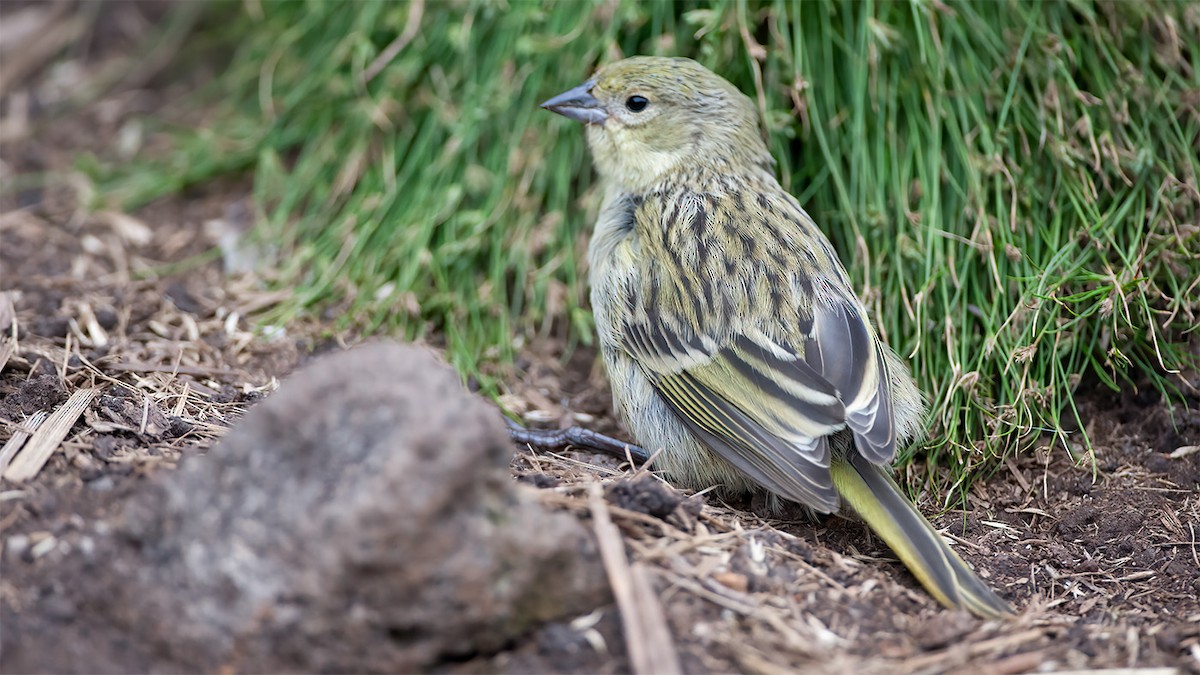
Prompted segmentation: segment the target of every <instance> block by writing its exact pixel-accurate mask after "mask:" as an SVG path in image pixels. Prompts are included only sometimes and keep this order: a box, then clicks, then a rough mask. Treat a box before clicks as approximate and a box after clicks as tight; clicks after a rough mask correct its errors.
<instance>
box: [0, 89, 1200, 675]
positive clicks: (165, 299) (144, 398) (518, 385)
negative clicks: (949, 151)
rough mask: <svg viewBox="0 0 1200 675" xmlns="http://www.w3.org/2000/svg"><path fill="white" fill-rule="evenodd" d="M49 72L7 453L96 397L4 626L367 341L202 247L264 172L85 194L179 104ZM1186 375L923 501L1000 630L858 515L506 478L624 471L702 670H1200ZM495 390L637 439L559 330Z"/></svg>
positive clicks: (8, 275) (7, 208)
mask: <svg viewBox="0 0 1200 675" xmlns="http://www.w3.org/2000/svg"><path fill="white" fill-rule="evenodd" d="M89 67H92V66H89ZM94 67H96V68H98V67H99V66H98V65H96V66H94ZM85 70H86V69H85ZM55 72H56V73H57V75H53V74H43V75H41V76H39V77H35V78H33V79H31V80H29V81H28V82H27V84H26V85H24V87H23V88H21V89H19V90H17V94H18V96H17V97H10V98H9V100H8V101H7V102H6V104H5V106H4V107H3V109H2V113H3V116H4V117H3V119H0V129H4V134H3V136H0V157H2V158H3V165H2V166H0V171H2V172H3V176H2V177H3V179H4V180H5V181H8V179H10V178H13V177H15V176H21V175H24V176H29V175H32V174H37V175H40V176H41V179H38V180H29V181H26V182H24V183H12V184H14V185H18V184H19V185H22V187H21V188H20V189H12V188H9V189H6V190H4V191H3V193H2V194H0V241H2V244H0V333H3V335H4V337H3V341H0V446H3V445H4V444H5V443H7V442H8V441H10V439H12V438H13V437H14V435H18V434H20V433H21V430H22V427H23V425H24V426H26V427H27V426H29V425H30V422H29V420H30V419H31V418H32V417H34V416H37V415H38V414H40V413H53V412H54V411H56V410H59V409H60V408H61V407H63V404H64V402H66V401H68V399H69V398H70V397H71V396H72V395H73V394H76V393H77V392H80V391H83V390H88V389H94V390H95V392H94V394H93V395H92V397H91V398H90V399H89V400H88V402H87V403H86V406H85V407H84V409H83V411H82V414H80V415H78V417H77V419H75V420H74V422H73V423H71V424H70V425H69V429H68V430H66V432H65V436H64V438H63V441H62V442H61V443H57V444H55V445H54V449H53V454H51V455H50V456H49V459H48V461H47V462H46V463H45V465H44V467H42V468H40V470H38V471H37V472H36V475H34V476H33V477H32V478H31V479H29V480H27V481H23V482H15V481H12V480H7V479H5V480H2V481H0V542H2V544H3V553H2V554H0V561H2V565H3V567H2V569H3V575H2V578H0V612H2V614H0V616H3V620H4V622H6V623H8V622H21V623H24V624H42V623H44V624H46V625H56V624H60V623H64V622H67V623H69V622H70V621H72V619H73V617H72V612H73V608H72V607H70V606H63V605H61V604H56V603H55V602H52V601H49V600H48V599H52V598H54V597H56V595H55V593H54V592H53V591H54V590H55V589H61V588H63V587H71V586H75V585H80V584H87V583H88V579H87V578H51V577H48V576H47V575H46V574H45V571H46V570H48V569H52V565H53V563H54V561H55V560H61V559H62V558H65V557H69V556H72V555H78V552H79V551H80V550H83V549H86V548H87V547H88V545H89V544H88V540H87V537H86V536H84V534H83V533H84V532H86V531H88V530H90V529H93V528H94V527H95V525H96V524H97V523H101V522H103V521H104V520H105V519H106V518H109V517H111V515H112V513H113V512H114V510H115V509H117V508H118V507H119V506H120V504H122V503H123V500H125V499H127V498H128V496H129V495H130V494H132V493H133V492H134V491H136V490H137V489H138V487H139V485H142V484H144V483H145V482H146V481H147V480H149V479H150V478H151V477H153V476H155V475H157V474H160V473H161V472H167V471H172V470H173V469H174V467H175V466H176V464H177V463H178V461H179V460H180V459H181V458H183V457H186V456H189V455H197V454H201V453H204V452H205V450H206V449H207V448H209V447H211V445H212V444H213V443H214V442H216V441H217V440H218V439H219V438H220V437H221V436H222V434H223V433H224V431H225V430H226V429H227V428H229V426H230V425H233V424H235V423H236V422H237V419H238V417H239V415H240V414H241V413H242V412H243V411H244V410H246V409H247V407H248V406H251V405H253V404H254V402H255V401H257V400H259V399H260V398H261V397H263V396H264V395H268V394H269V393H270V392H271V391H273V390H274V388H275V387H276V386H277V382H278V378H282V377H283V376H285V375H287V374H288V373H289V372H291V371H292V370H294V369H295V368H296V367H298V366H299V365H302V364H303V363H305V362H307V361H308V360H310V359H311V358H313V356H314V355H315V354H317V353H320V352H323V351H328V350H332V349H339V348H341V346H342V343H345V342H354V341H355V339H354V338H352V337H347V336H341V337H338V338H333V337H329V336H328V335H327V334H326V332H325V331H324V329H323V327H322V326H320V325H315V324H313V325H308V324H306V325H297V326H288V327H286V328H284V329H273V330H266V331H256V330H255V328H254V324H253V323H252V320H253V317H254V316H255V315H256V313H258V312H261V311H262V310H263V309H265V308H268V307H270V306H271V305H272V304H273V303H274V302H277V301H278V300H279V296H278V295H277V294H274V293H271V292H269V291H267V290H264V286H263V285H262V283H261V281H260V280H259V279H256V278H255V277H253V276H250V275H244V274H234V275H229V274H226V273H224V271H223V269H222V261H221V260H210V261H208V262H199V261H196V259H194V258H190V257H189V256H194V255H195V254H197V253H200V252H203V251H206V250H209V249H210V248H211V247H212V246H213V245H214V244H216V243H218V241H219V240H220V234H221V233H227V232H229V231H231V230H233V231H236V230H237V229H238V227H239V226H240V225H241V223H240V222H239V220H240V218H239V215H238V214H242V213H245V211H246V208H245V199H246V195H247V194H248V185H246V184H243V183H226V184H221V185H214V186H209V187H206V188H204V189H201V190H197V191H193V192H192V193H190V194H188V195H186V196H185V197H182V198H172V199H167V200H162V201H160V202H157V203H155V204H152V205H151V206H149V207H147V208H145V209H141V210H139V211H137V212H136V213H133V214H117V213H108V212H104V211H93V210H89V209H86V208H84V206H83V204H84V203H85V198H86V196H87V193H88V189H89V188H88V186H87V184H86V182H85V181H83V180H82V179H81V178H80V177H79V176H78V175H77V174H75V173H74V172H73V171H72V170H71V167H72V166H73V162H74V158H75V156H76V155H77V154H78V153H79V152H83V151H87V152H95V153H100V154H103V155H105V156H109V157H114V156H119V155H120V153H121V152H122V151H123V150H122V149H121V147H119V144H120V143H121V142H122V141H120V139H122V138H124V139H126V141H127V139H128V137H129V133H130V132H128V131H127V130H128V129H129V128H130V126H129V125H130V124H133V123H135V122H136V120H137V119H138V118H139V117H140V116H142V115H145V114H147V113H155V114H157V112H156V111H162V110H167V109H168V108H169V102H170V101H171V100H172V97H173V92H172V90H171V89H170V87H162V88H158V89H156V88H154V87H147V88H141V87H139V88H138V89H137V90H136V91H130V90H118V91H116V92H115V93H113V94H110V95H108V96H105V97H103V98H101V99H100V100H98V101H95V102H92V103H91V104H89V105H88V106H86V107H85V108H84V109H82V110H78V111H73V112H70V113H69V114H65V115H62V114H57V115H51V114H49V113H46V112H39V110H44V109H45V108H44V107H43V105H42V103H44V102H45V101H47V100H49V99H52V98H53V97H54V95H55V94H54V93H53V91H55V90H54V87H61V86H62V83H61V82H59V81H57V80H56V79H55V77H58V78H60V79H61V77H64V75H63V73H62V71H61V70H59V71H55ZM20 96H24V97H25V98H20ZM39 101H40V103H39ZM35 104H36V105H35ZM22 106H24V107H22ZM22 119H24V121H23V122H22V121H21V120H22ZM14 120H15V121H14ZM13 125H17V126H13ZM21 125H24V126H23V127H21ZM13 129H16V131H13ZM123 130H126V131H123ZM144 142H145V143H154V142H156V140H155V139H154V138H147V139H144ZM214 233H215V234H214ZM226 258H228V256H226ZM181 261H189V264H187V265H182V266H177V267H174V268H171V269H172V270H173V271H172V273H170V274H162V273H161V272H162V270H164V269H165V268H164V265H165V264H167V263H177V262H181ZM1182 377H1183V379H1184V380H1186V381H1187V382H1188V383H1190V386H1191V387H1193V388H1192V389H1190V390H1188V391H1190V394H1189V398H1188V400H1187V406H1180V405H1175V406H1174V407H1168V405H1167V404H1166V402H1164V401H1163V400H1160V398H1159V397H1158V396H1156V395H1155V394H1153V393H1152V392H1149V391H1146V390H1140V391H1133V390H1127V391H1122V392H1111V391H1108V390H1106V389H1104V388H1102V387H1099V386H1096V387H1086V386H1085V387H1082V388H1081V398H1080V401H1079V403H1080V405H1081V406H1082V410H1083V411H1084V418H1085V420H1087V431H1088V433H1089V435H1090V437H1091V439H1092V441H1093V443H1094V446H1095V456H1096V471H1095V472H1093V471H1092V469H1091V466H1090V465H1088V464H1087V463H1086V462H1085V463H1083V465H1076V463H1075V462H1074V461H1073V460H1072V459H1071V458H1070V456H1069V454H1068V453H1067V452H1066V451H1065V450H1064V449H1063V448H1062V447H1061V446H1053V445H1052V443H1051V441H1049V440H1047V441H1046V442H1045V443H1043V444H1042V446H1041V447H1037V448H1035V449H1034V450H1032V451H1030V452H1028V453H1025V454H1023V455H1021V456H1020V457H1018V458H1016V459H1014V460H1011V461H1009V462H1006V463H1005V464H1003V465H1002V466H1001V467H1000V469H999V470H998V471H997V472H996V473H995V474H994V475H993V476H992V477H991V478H990V479H989V480H987V481H984V482H982V483H981V484H978V485H976V486H975V487H973V488H972V490H971V493H970V498H969V501H968V505H967V508H966V509H965V510H958V509H952V510H948V511H946V510H943V509H942V508H940V507H939V502H938V500H937V498H936V497H935V496H934V495H931V494H928V493H925V494H922V495H921V496H920V499H919V502H920V504H921V507H922V510H923V511H924V512H925V513H927V514H937V515H935V516H934V517H933V518H932V520H933V522H934V523H935V525H937V526H938V527H939V528H942V529H943V531H944V532H945V533H946V534H947V535H948V536H950V537H951V538H952V539H954V540H955V541H957V542H958V545H957V546H956V548H957V549H958V550H959V551H960V552H961V554H962V555H963V557H964V558H965V559H967V560H968V561H969V562H970V563H971V564H973V565H974V566H975V567H976V568H977V569H979V570H980V573H981V576H984V577H985V578H986V579H987V581H988V582H989V583H990V584H992V585H993V587H994V588H996V589H997V590H998V591H999V592H1000V594H1001V595H1002V596H1004V597H1005V598H1007V599H1008V600H1010V601H1011V602H1012V603H1013V604H1014V605H1015V606H1017V607H1018V608H1019V615H1018V616H1017V617H1016V618H1015V619H1013V620H1011V621H1007V622H983V621H979V620H976V619H973V618H971V617H968V616H966V615H963V614H959V613H953V612H947V611H944V610H942V609H941V608H940V607H939V606H937V605H936V604H935V603H934V602H933V601H932V600H931V599H930V598H929V597H928V596H927V595H926V594H925V593H924V592H923V591H922V590H921V589H920V587H919V586H918V584H917V583H916V581H915V580H914V579H913V578H912V577H911V576H910V575H909V574H908V573H907V572H906V571H905V570H904V568H903V566H902V565H900V564H899V563H898V562H897V561H895V560H894V559H893V558H892V556H891V555H890V554H889V552H888V551H887V549H886V548H885V547H884V545H883V544H882V542H880V541H879V540H878V539H876V538H874V537H872V536H871V534H870V533H869V532H868V530H867V529H866V528H865V527H864V526H862V525H861V524H859V523H856V522H853V521H849V520H844V519H841V518H828V519H825V520H822V521H820V522H811V521H809V520H807V519H806V518H804V517H803V515H802V514H801V513H799V512H798V511H797V512H796V513H794V514H786V515H785V516H784V517H782V518H781V517H768V516H766V515H761V514H759V513H757V512H756V509H755V505H754V504H752V503H749V502H746V503H724V502H722V501H720V500H718V499H716V498H714V497H713V496H711V495H700V496H689V495H687V494H683V493H680V492H678V491H676V490H674V489H672V488H670V487H669V486H667V485H666V484H665V483H663V482H662V481H661V480H659V479H658V478H656V477H655V476H653V475H652V474H648V473H646V472H637V473H636V474H635V472H633V471H631V470H630V469H629V467H628V466H625V465H622V464H621V463H620V462H618V461H616V460H613V459H610V458H606V457H599V456H591V455H585V454H576V453H563V454H550V455H547V454H534V453H532V452H530V451H529V450H528V449H522V448H514V451H515V456H514V459H513V462H512V472H513V476H514V480H517V481H521V482H523V483H526V484H529V485H532V486H534V487H535V488H537V489H539V490H540V492H539V494H540V495H541V497H542V501H543V503H545V504H547V505H550V506H552V507H554V508H556V509H561V510H564V511H566V512H570V513H574V514H577V515H578V517H579V518H580V519H581V520H582V521H584V522H585V523H590V521H591V519H592V514H591V512H590V511H589V508H588V501H587V496H586V495H587V492H588V489H589V487H590V486H591V485H593V484H596V483H600V484H602V485H604V486H605V487H606V489H607V492H606V495H607V500H608V503H609V508H610V510H611V513H612V517H613V519H614V521H615V522H616V524H617V525H618V526H619V528H620V532H621V533H622V538H623V543H624V547H625V552H626V554H627V556H628V557H629V558H630V560H631V561H633V562H634V563H638V564H641V565H644V566H645V567H646V568H647V569H648V570H649V571H650V576H651V579H652V581H653V585H654V588H655V589H656V590H657V595H658V600H659V602H660V603H661V606H662V609H663V612H664V614H665V616H666V621H667V624H668V625H669V628H670V641H671V642H672V643H673V648H674V650H675V651H676V652H677V653H678V656H679V659H680V662H681V664H682V667H683V670H684V671H685V672H696V673H702V672H733V671H741V672H765V673H776V672H780V673H781V672H795V671H798V670H807V671H812V672H961V671H965V670H967V669H977V670H981V671H982V672H995V673H1022V672H1046V671H1055V670H1068V669H1096V668H1116V667H1138V668H1150V667H1164V668H1167V669H1173V670H1174V671H1176V672H1190V673H1200V493H1198V485H1200V398H1198V397H1197V396H1196V392H1197V391H1198V390H1197V389H1196V388H1195V387H1200V373H1184V374H1183V375H1182ZM1181 386H1185V388H1186V385H1181ZM503 403H504V405H505V406H506V407H508V408H509V409H510V410H511V411H513V412H515V413H518V414H520V415H521V416H522V417H523V418H524V419H525V420H526V422H527V423H529V424H532V425H541V426H562V425H567V424H584V425H586V426H589V427H590V428H593V429H596V430H598V431H604V432H613V433H620V430H619V428H618V426H617V425H616V422H615V421H614V420H613V419H612V416H611V409H610V406H609V402H608V397H607V392H606V389H605V385H604V382H603V379H602V378H601V377H600V376H598V375H597V369H596V366H595V355H594V354H593V353H591V352H589V351H587V350H576V351H575V352H574V353H571V354H564V352H563V346H562V343H561V342H559V341H556V340H555V339H553V338H545V339H543V340H540V341H536V342H535V343H534V344H533V346H532V347H530V348H529V350H528V352H527V353H526V354H524V355H523V357H522V358H521V359H520V361H519V363H518V371H517V372H516V373H514V375H513V376H512V378H511V387H510V391H509V392H508V393H507V394H506V395H505V396H504V397H503ZM68 421H69V420H68ZM3 456H4V455H3V452H2V451H0V457H3ZM5 461H7V460H5ZM0 463H2V462H0ZM8 467H9V469H10V470H11V469H12V467H13V464H9V465H8ZM921 470H922V467H921V466H920V465H917V466H914V467H912V468H911V469H910V471H912V472H919V471H921ZM0 471H3V470H2V469H0ZM913 483H914V484H921V482H920V481H919V480H916V481H913ZM589 526H590V525H589ZM621 626H622V623H621V614H620V611H619V610H618V608H617V607H616V606H615V605H608V606H602V607H598V608H597V609H596V610H595V611H594V612H592V613H589V614H586V615H583V616H579V617H574V618H570V619H567V620H564V621H563V622H561V623H554V624H550V625H546V626H543V627H541V628H539V629H537V630H536V631H534V632H533V633H531V634H529V635H528V636H527V637H526V638H524V639H522V640H519V641H517V642H516V643H514V644H512V645H510V646H509V647H508V648H506V649H504V650H502V651H500V652H498V653H491V654H477V655H474V656H473V658H469V659H464V660H462V661H460V662H457V663H450V664H445V665H444V666H443V667H441V669H442V670H447V671H457V672H495V671H501V672H627V671H629V670H630V669H631V667H632V666H631V661H630V657H629V653H628V651H627V648H626V644H627V637H626V636H624V635H623V634H622V630H621ZM4 633H5V634H7V635H11V634H12V633H11V631H7V630H6V631H4ZM3 653H4V646H3V645H2V644H0V659H3Z"/></svg>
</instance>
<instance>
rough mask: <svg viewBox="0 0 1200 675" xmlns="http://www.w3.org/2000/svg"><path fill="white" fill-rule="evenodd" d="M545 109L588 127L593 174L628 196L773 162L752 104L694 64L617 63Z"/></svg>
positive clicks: (646, 59) (639, 59) (644, 59)
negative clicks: (665, 183)
mask: <svg viewBox="0 0 1200 675" xmlns="http://www.w3.org/2000/svg"><path fill="white" fill-rule="evenodd" d="M542 107H543V108H546V109H547V110H551V111H553V112H556V113H559V114H560V115H563V116H565V117H569V118H571V119H573V120H576V121H579V122H583V123H584V124H586V125H587V137H588V145H589V146H590V147H591V149H592V154H593V157H594V160H595V163H596V169H597V170H598V171H599V172H600V174H601V176H602V177H603V178H604V179H605V180H607V181H613V182H615V183H617V184H618V185H619V186H620V187H621V188H622V189H624V190H627V191H633V192H640V191H642V190H644V189H646V188H649V187H650V186H652V185H654V184H655V183H657V182H658V181H660V180H661V179H662V178H663V177H664V176H666V175H669V174H670V173H672V172H676V171H688V170H691V169H694V168H698V167H710V168H714V169H717V170H727V171H740V170H745V169H749V168H750V167H759V168H762V167H769V166H770V164H771V162H772V160H771V156H770V153H769V152H768V151H767V147H766V144H765V143H764V142H763V139H762V136H761V135H760V133H759V126H758V115H757V113H756V111H755V108H754V104H753V103H752V102H751V101H750V99H749V98H747V97H746V95H745V94H743V93H742V92H740V91H738V89H737V88H736V87H734V86H733V85H732V84H730V83H729V82H728V81H726V80H725V79H724V78H722V77H720V76H718V75H716V74H715V73H713V72H712V71H710V70H708V69H707V68H705V67H704V66H702V65H700V64H699V63H696V62H695V61H692V60H691V59H683V58H664V57H656V56H635V57H633V58H628V59H624V60H621V61H617V62H616V63H612V64H610V65H607V66H604V67H602V68H601V69H600V70H599V71H597V72H596V74H595V76H594V77H592V79H590V80H588V81H587V82H584V83H583V84H581V85H579V86H578V87H575V88H574V89H571V90H570V91H567V92H564V93H562V94H559V95H558V96H555V97H554V98H552V99H550V100H548V101H546V102H545V103H543V104H542Z"/></svg>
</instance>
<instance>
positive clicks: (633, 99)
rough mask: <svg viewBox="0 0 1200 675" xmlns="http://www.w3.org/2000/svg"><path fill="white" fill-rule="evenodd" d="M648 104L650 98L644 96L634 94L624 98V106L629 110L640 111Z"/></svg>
mask: <svg viewBox="0 0 1200 675" xmlns="http://www.w3.org/2000/svg"><path fill="white" fill-rule="evenodd" d="M648 105H650V99H648V98H646V97H645V96H636V95H635V96H630V97H629V98H627V99H625V107H626V108H629V111H630V112H635V113H636V112H642V111H643V110H645V109H646V106H648Z"/></svg>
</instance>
